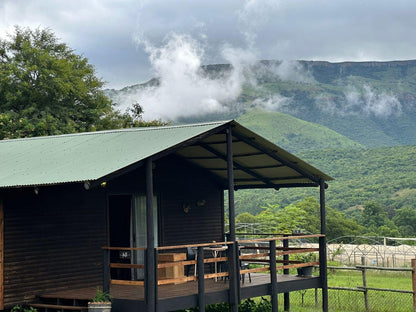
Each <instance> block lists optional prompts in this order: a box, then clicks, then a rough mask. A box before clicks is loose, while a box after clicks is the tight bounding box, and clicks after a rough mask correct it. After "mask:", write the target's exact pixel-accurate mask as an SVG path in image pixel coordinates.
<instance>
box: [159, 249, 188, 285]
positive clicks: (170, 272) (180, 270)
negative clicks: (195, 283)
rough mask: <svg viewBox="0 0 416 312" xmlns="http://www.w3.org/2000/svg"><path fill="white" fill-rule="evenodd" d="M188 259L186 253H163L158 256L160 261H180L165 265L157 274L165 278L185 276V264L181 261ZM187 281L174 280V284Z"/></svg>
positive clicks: (162, 278) (160, 277)
mask: <svg viewBox="0 0 416 312" xmlns="http://www.w3.org/2000/svg"><path fill="white" fill-rule="evenodd" d="M185 260H186V253H175V252H172V253H161V254H159V255H158V257H157V261H158V263H175V262H178V264H177V265H173V266H169V267H165V268H159V269H158V272H157V275H158V279H160V280H164V279H174V278H180V277H185V274H184V265H183V264H182V263H181V261H185ZM180 283H185V281H179V282H174V283H173V284H180Z"/></svg>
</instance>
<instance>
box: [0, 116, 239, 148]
mask: <svg viewBox="0 0 416 312" xmlns="http://www.w3.org/2000/svg"><path fill="white" fill-rule="evenodd" d="M231 121H232V120H224V121H210V122H204V123H193V124H181V125H169V126H154V127H135V128H122V129H110V130H100V131H90V132H76V133H64V134H57V135H48V136H36V137H27V138H17V139H4V140H0V144H2V143H7V142H17V141H29V140H44V139H55V138H64V137H73V136H84V135H97V134H109V133H123V132H136V131H140V132H141V131H154V130H168V129H177V128H189V127H203V126H210V125H216V124H218V125H222V124H226V123H228V122H231Z"/></svg>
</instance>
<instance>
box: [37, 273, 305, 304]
mask: <svg viewBox="0 0 416 312" xmlns="http://www.w3.org/2000/svg"><path fill="white" fill-rule="evenodd" d="M299 279H304V277H298V276H295V275H278V283H284V282H288V281H294V280H299ZM269 283H270V276H269V275H268V274H259V273H257V274H251V283H250V282H249V281H248V276H246V279H245V283H244V284H243V283H241V288H246V287H253V286H259V285H264V284H269ZM97 287H98V286H97ZM97 287H87V288H79V289H68V290H62V291H57V292H50V293H46V294H40V295H41V296H42V297H44V298H61V299H77V300H89V299H91V298H92V297H94V296H95V293H96V291H97ZM228 287H229V286H228V280H226V281H222V280H218V281H214V280H213V279H207V280H205V292H206V293H210V292H218V291H224V290H227V289H228ZM197 293H198V284H197V282H196V281H194V282H187V283H183V284H176V285H160V286H159V287H158V298H159V299H169V298H175V297H181V296H184V295H193V294H197ZM110 295H111V296H112V297H113V298H115V299H127V300H140V301H142V300H144V287H143V286H134V285H112V286H111V288H110Z"/></svg>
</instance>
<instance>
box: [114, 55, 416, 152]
mask: <svg viewBox="0 0 416 312" xmlns="http://www.w3.org/2000/svg"><path fill="white" fill-rule="evenodd" d="M232 71H233V66H232V65H230V64H210V65H204V66H202V67H201V74H200V75H201V76H203V77H205V78H206V79H219V78H218V77H227V75H230V73H231V72H232ZM243 72H244V73H245V74H246V75H250V79H247V81H246V82H245V83H244V84H243V85H242V91H241V93H240V94H239V96H238V97H237V98H236V99H235V100H232V101H228V102H224V103H221V104H222V105H223V107H224V108H225V109H224V110H222V111H218V112H212V113H206V114H204V115H193V116H187V115H186V114H185V112H184V114H183V116H182V117H179V118H177V122H182V123H188V122H198V121H211V120H217V119H224V118H226V119H230V118H233V119H239V118H241V120H244V115H245V114H251V113H250V111H251V110H252V109H253V108H258V107H261V108H263V109H268V110H270V111H272V112H279V113H284V114H287V115H290V116H293V117H296V118H298V119H301V120H304V121H308V122H311V123H313V124H320V125H322V126H325V127H327V128H329V129H331V130H333V131H335V132H337V133H338V134H340V135H343V136H344V137H347V138H349V139H350V140H352V141H355V142H357V143H358V144H361V145H362V146H365V147H381V146H398V145H413V144H416V60H404V61H390V62H372V61H368V62H339V63H331V62H326V61H292V62H287V61H286V62H285V61H277V60H263V61H259V62H257V63H256V64H254V65H253V64H251V65H247V68H245V69H244V71H243ZM247 73H248V74H247ZM253 81H254V82H253ZM158 87H159V79H158V78H153V79H151V80H149V81H148V82H146V83H143V84H138V85H133V86H128V87H125V88H123V89H121V90H106V92H107V94H108V95H109V96H110V98H112V99H113V101H114V102H116V103H118V102H120V100H121V99H122V98H123V97H126V96H127V95H128V96H129V97H130V99H134V96H135V94H140V92H141V90H148V89H149V88H158ZM136 102H139V103H140V101H138V100H137V101H136ZM144 102H145V100H144ZM144 109H145V110H146V107H144ZM243 125H244V122H243Z"/></svg>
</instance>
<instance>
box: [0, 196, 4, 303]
mask: <svg viewBox="0 0 416 312" xmlns="http://www.w3.org/2000/svg"><path fill="white" fill-rule="evenodd" d="M3 309H4V206H3V198H2V197H1V195H0V310H3Z"/></svg>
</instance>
